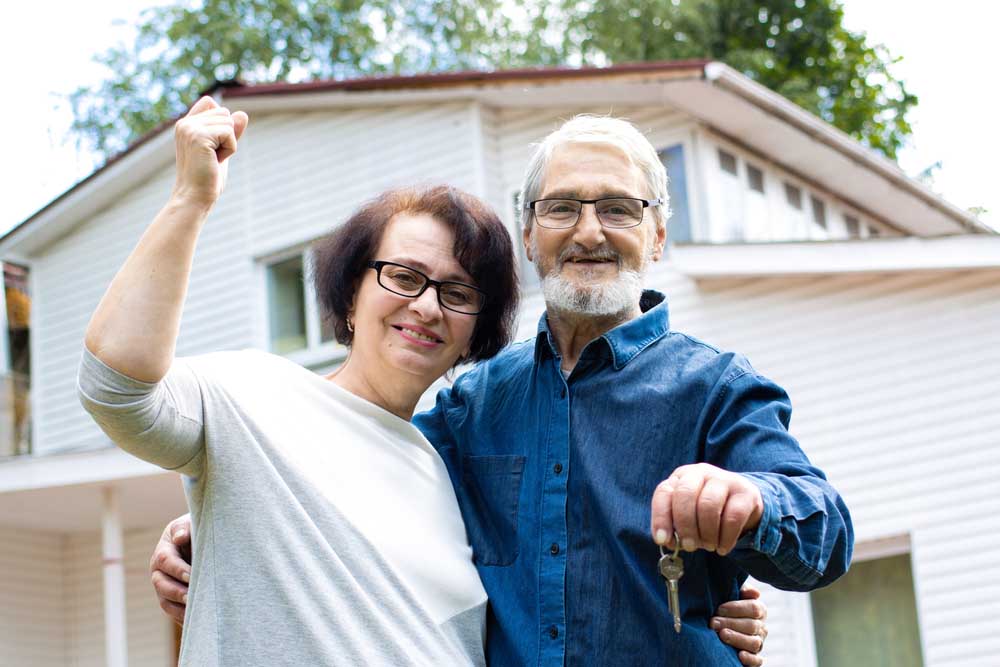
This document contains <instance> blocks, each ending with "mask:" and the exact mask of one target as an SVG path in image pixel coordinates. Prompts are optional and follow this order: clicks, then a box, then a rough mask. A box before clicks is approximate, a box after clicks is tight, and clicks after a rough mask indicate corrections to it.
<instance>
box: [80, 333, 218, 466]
mask: <svg viewBox="0 0 1000 667" xmlns="http://www.w3.org/2000/svg"><path fill="white" fill-rule="evenodd" d="M77 393H78V394H79V397H80V402H81V403H82V404H83V407H84V409H85V410H86V411H87V412H89V413H90V416H91V417H93V418H94V421H95V422H97V425H98V426H100V427H101V430H102V431H104V433H106V434H107V436H108V437H109V438H111V440H112V441H114V443H115V444H116V445H118V446H119V447H121V448H122V449H123V450H125V451H126V452H129V453H130V454H133V455H134V456H137V457H139V458H141V459H143V460H145V461H149V462H150V463H153V464H156V465H158V466H160V467H162V468H166V469H167V470H176V471H178V472H181V473H184V474H186V475H188V476H191V477H197V476H198V475H199V474H200V473H201V468H202V465H203V461H204V456H203V454H204V446H205V441H204V428H203V420H202V415H203V409H202V394H201V389H200V387H199V384H198V379H197V377H196V375H195V373H194V371H193V370H192V369H191V368H190V366H189V365H188V364H186V363H185V362H184V360H182V359H175V360H174V364H173V365H172V366H171V368H170V371H169V372H168V373H167V375H166V377H164V378H163V379H162V380H161V381H160V382H156V383H150V382H142V381H140V380H136V379H134V378H130V377H128V376H126V375H123V374H121V373H119V372H118V371H116V370H114V369H113V368H111V367H110V366H108V365H107V364H105V363H103V362H102V361H101V360H100V359H98V358H97V357H95V356H94V355H93V354H91V353H90V351H89V350H87V349H86V348H84V351H83V358H82V359H81V361H80V369H79V373H78V375H77Z"/></svg>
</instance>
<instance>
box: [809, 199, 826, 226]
mask: <svg viewBox="0 0 1000 667" xmlns="http://www.w3.org/2000/svg"><path fill="white" fill-rule="evenodd" d="M809 200H810V202H811V203H812V216H813V222H815V223H816V224H817V225H819V226H820V227H822V228H823V229H826V204H825V203H824V202H823V200H822V199H820V198H819V197H817V196H815V195H813V196H811V197H809Z"/></svg>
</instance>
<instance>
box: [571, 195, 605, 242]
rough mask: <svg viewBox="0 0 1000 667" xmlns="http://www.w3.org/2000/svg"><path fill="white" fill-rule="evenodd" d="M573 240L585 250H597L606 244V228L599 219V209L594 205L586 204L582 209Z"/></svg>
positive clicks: (574, 229)
mask: <svg viewBox="0 0 1000 667" xmlns="http://www.w3.org/2000/svg"><path fill="white" fill-rule="evenodd" d="M573 240H574V241H576V242H577V243H579V244H580V245H582V246H583V247H584V248H596V247H597V246H599V245H601V244H603V243H604V241H605V238H604V227H602V226H601V220H600V219H599V218H598V217H597V207H596V206H595V205H594V204H584V205H583V208H582V209H580V219H579V220H577V221H576V226H575V227H573Z"/></svg>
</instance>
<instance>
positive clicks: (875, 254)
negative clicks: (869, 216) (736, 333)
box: [669, 234, 1000, 279]
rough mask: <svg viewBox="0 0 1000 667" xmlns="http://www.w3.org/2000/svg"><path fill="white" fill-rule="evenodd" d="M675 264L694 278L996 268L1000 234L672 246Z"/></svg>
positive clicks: (678, 268)
mask: <svg viewBox="0 0 1000 667" xmlns="http://www.w3.org/2000/svg"><path fill="white" fill-rule="evenodd" d="M669 260H670V261H671V262H672V263H673V266H674V268H675V269H676V270H677V271H679V272H680V273H683V274H685V275H687V276H690V277H692V278H695V279H709V278H734V277H744V276H790V275H817V274H831V273H883V272H895V271H959V270H967V269H996V268H1000V237H997V236H987V235H981V234H968V235H962V236H946V237H940V238H932V239H925V238H915V237H910V238H901V239H861V240H854V241H821V242H802V243H797V242H795V243H740V244H718V245H707V244H691V245H676V246H671V248H670V252H669Z"/></svg>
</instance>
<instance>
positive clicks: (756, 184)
mask: <svg viewBox="0 0 1000 667" xmlns="http://www.w3.org/2000/svg"><path fill="white" fill-rule="evenodd" d="M747 184H748V185H749V186H750V189H751V190H753V191H754V192H759V193H761V194H764V172H763V171H761V170H760V169H758V168H757V167H755V166H753V165H752V164H749V163H747Z"/></svg>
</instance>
